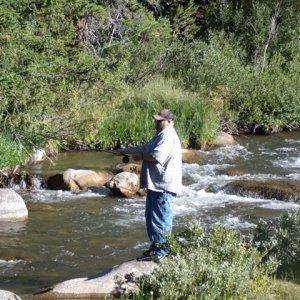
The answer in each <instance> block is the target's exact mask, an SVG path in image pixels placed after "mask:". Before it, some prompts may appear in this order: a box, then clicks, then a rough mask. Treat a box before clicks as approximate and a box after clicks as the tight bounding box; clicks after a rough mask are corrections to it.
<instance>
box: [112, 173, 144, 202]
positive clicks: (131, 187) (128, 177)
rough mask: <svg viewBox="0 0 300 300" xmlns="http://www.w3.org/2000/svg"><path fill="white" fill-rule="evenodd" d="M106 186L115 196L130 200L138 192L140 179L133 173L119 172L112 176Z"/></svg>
mask: <svg viewBox="0 0 300 300" xmlns="http://www.w3.org/2000/svg"><path fill="white" fill-rule="evenodd" d="M106 186H107V187H108V188H109V189H110V190H111V191H112V192H113V194H115V195H117V196H121V197H128V198H131V197H133V196H135V195H136V194H137V193H138V192H139V189H140V179H139V176H138V175H137V174H135V173H130V172H121V173H119V174H117V175H116V176H114V177H113V178H112V179H111V180H110V181H109V182H108V183H107V184H106Z"/></svg>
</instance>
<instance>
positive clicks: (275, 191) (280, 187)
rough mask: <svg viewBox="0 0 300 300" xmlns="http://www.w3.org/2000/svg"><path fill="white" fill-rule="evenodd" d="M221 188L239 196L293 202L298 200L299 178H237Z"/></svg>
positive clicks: (299, 195) (299, 196)
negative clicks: (265, 179) (257, 179)
mask: <svg viewBox="0 0 300 300" xmlns="http://www.w3.org/2000/svg"><path fill="white" fill-rule="evenodd" d="M223 189H224V191H225V192H227V193H233V194H238V195H241V196H254V197H262V198H265V199H278V200H283V201H295V202H299V200H300V180H294V181H287V180H268V181H255V180H239V181H234V182H230V183H228V184H227V185H226V186H225V187H224V188H223Z"/></svg>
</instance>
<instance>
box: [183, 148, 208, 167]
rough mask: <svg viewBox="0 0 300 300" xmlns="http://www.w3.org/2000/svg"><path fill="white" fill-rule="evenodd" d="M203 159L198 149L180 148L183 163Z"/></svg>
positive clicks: (196, 161)
mask: <svg viewBox="0 0 300 300" xmlns="http://www.w3.org/2000/svg"><path fill="white" fill-rule="evenodd" d="M202 159H203V157H202V155H201V152H200V151H199V150H192V149H182V161H183V162H184V163H189V164H192V163H198V162H200V161H201V160H202Z"/></svg>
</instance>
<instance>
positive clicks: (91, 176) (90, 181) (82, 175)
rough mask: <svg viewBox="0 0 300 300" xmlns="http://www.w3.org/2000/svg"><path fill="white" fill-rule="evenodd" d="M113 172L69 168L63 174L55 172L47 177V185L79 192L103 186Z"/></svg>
mask: <svg viewBox="0 0 300 300" xmlns="http://www.w3.org/2000/svg"><path fill="white" fill-rule="evenodd" d="M112 177H113V174H111V173H108V172H95V171H91V170H74V169H68V170H66V171H65V172H64V173H63V174H55V175H53V176H50V177H49V178H48V179H47V187H48V188H49V189H53V190H70V191H72V192H78V191H80V190H84V189H86V188H91V187H96V188H97V187H102V186H103V185H105V184H106V183H107V182H108V181H109V180H110V179H111V178H112Z"/></svg>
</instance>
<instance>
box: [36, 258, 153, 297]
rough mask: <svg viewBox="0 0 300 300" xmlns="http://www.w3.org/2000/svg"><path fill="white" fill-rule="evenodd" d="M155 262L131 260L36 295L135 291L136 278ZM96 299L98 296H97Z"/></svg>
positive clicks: (91, 294) (150, 270) (69, 295)
mask: <svg viewBox="0 0 300 300" xmlns="http://www.w3.org/2000/svg"><path fill="white" fill-rule="evenodd" d="M156 266H157V264H156V263H155V262H153V261H137V260H132V261H128V262H125V263H123V264H121V265H119V266H116V267H113V268H111V269H109V270H107V271H104V272H101V273H99V274H96V275H94V276H91V277H87V278H77V279H71V280H67V281H64V282H62V283H59V284H57V285H55V286H54V287H53V288H52V289H51V290H50V291H47V292H46V293H44V294H42V293H41V294H39V295H37V298H39V299H55V298H56V299H61V298H63V299H77V298H80V297H82V298H84V297H91V298H92V297H95V298H96V297H103V298H105V297H110V298H112V296H114V295H115V296H119V295H121V294H124V293H125V294H126V293H129V292H131V291H136V290H137V289H138V287H137V284H136V282H137V279H139V278H140V277H141V276H147V275H150V274H151V273H152V272H153V270H154V268H155V267H156ZM97 299H98V298H97Z"/></svg>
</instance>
